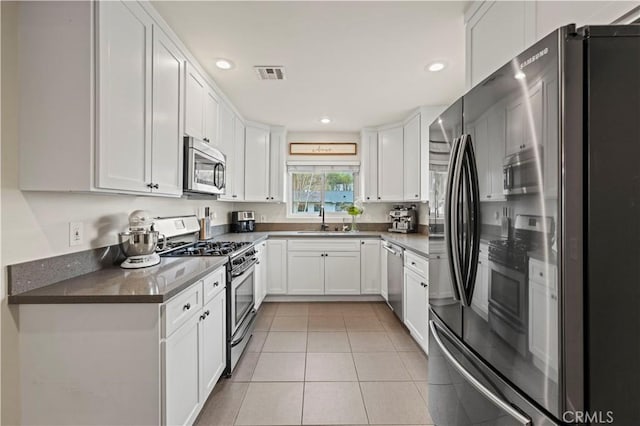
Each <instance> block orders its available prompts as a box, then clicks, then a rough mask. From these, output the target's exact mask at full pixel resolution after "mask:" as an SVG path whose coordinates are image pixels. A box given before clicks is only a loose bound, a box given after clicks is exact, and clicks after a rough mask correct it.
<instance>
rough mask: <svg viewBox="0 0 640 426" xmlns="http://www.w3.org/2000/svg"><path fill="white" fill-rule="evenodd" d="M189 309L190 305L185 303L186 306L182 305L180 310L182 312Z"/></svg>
mask: <svg viewBox="0 0 640 426" xmlns="http://www.w3.org/2000/svg"><path fill="white" fill-rule="evenodd" d="M189 309H191V303H187V304H186V305H184V306H183V307H182V310H183V311H188V310H189Z"/></svg>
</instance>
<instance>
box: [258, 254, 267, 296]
mask: <svg viewBox="0 0 640 426" xmlns="http://www.w3.org/2000/svg"><path fill="white" fill-rule="evenodd" d="M259 260H260V264H261V265H262V271H261V274H260V279H261V280H262V286H261V289H262V292H261V293H260V303H262V301H263V300H264V298H265V297H266V296H267V279H268V277H267V267H268V266H269V265H268V263H267V243H266V242H264V243H261V244H260V259H259Z"/></svg>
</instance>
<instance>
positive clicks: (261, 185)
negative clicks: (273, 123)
mask: <svg viewBox="0 0 640 426" xmlns="http://www.w3.org/2000/svg"><path fill="white" fill-rule="evenodd" d="M269 162H270V155H269V128H268V127H263V126H261V125H258V124H247V126H246V129H245V158H244V165H245V170H246V173H245V182H244V196H245V200H246V201H269V200H270V195H269V182H270V179H269Z"/></svg>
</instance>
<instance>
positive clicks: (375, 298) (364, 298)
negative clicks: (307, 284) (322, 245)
mask: <svg viewBox="0 0 640 426" xmlns="http://www.w3.org/2000/svg"><path fill="white" fill-rule="evenodd" d="M264 301H265V302H384V301H385V300H384V298H383V297H382V296H380V295H378V294H363V295H358V296H291V295H282V296H280V295H267V296H266V297H265V298H264Z"/></svg>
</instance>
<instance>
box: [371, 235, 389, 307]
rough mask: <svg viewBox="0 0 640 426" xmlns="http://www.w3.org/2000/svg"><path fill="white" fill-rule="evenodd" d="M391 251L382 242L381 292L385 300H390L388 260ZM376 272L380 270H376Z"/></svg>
mask: <svg viewBox="0 0 640 426" xmlns="http://www.w3.org/2000/svg"><path fill="white" fill-rule="evenodd" d="M388 257H389V252H388V251H386V250H385V249H384V248H383V247H382V244H380V294H381V295H382V297H384V300H386V301H389V279H388V277H387V262H388ZM374 272H378V271H377V270H375V271H374Z"/></svg>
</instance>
